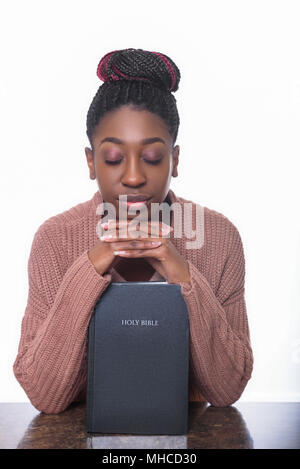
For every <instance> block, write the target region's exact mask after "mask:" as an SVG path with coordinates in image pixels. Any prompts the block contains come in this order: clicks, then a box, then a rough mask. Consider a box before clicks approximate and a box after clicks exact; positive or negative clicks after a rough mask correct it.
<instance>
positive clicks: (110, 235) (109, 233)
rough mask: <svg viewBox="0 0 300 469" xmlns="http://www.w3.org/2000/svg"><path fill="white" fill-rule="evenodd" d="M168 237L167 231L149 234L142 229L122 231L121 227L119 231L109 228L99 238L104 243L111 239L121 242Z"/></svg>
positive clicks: (130, 228)
mask: <svg viewBox="0 0 300 469" xmlns="http://www.w3.org/2000/svg"><path fill="white" fill-rule="evenodd" d="M172 229H173V228H172ZM169 235H170V231H169V230H166V231H162V230H161V232H159V230H158V233H156V230H154V231H153V232H151V231H150V233H149V232H147V231H145V230H144V229H140V230H136V229H135V228H132V227H129V229H128V230H127V229H124V228H123V227H121V228H120V229H118V227H116V228H113V229H110V228H109V229H108V230H106V231H103V232H102V236H101V238H100V239H101V240H102V241H104V240H113V239H123V240H126V239H139V238H144V239H145V238H150V239H154V238H157V237H162V238H167V237H169Z"/></svg>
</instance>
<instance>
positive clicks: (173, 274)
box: [101, 220, 190, 283]
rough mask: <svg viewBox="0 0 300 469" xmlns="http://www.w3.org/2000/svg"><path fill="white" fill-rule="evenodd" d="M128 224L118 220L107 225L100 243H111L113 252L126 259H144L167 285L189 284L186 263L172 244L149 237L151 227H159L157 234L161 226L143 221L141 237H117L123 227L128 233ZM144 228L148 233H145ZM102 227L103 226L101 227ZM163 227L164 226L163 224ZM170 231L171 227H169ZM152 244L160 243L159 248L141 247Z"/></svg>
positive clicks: (167, 239) (168, 240) (165, 239)
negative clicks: (109, 236) (144, 244)
mask: <svg viewBox="0 0 300 469" xmlns="http://www.w3.org/2000/svg"><path fill="white" fill-rule="evenodd" d="M128 225H129V222H128V221H126V220H122V221H121V222H120V221H119V220H116V221H112V222H110V223H109V225H108V229H107V231H106V232H105V234H104V237H102V238H101V240H102V241H105V242H108V243H113V246H112V247H113V248H114V251H115V252H116V255H118V256H121V257H126V258H139V257H140V258H146V260H147V261H148V262H149V264H150V265H152V267H153V268H154V269H155V270H157V271H158V272H159V273H160V274H161V275H162V276H163V277H165V279H166V280H167V282H168V283H178V282H187V283H190V273H189V267H188V263H187V261H186V260H185V259H184V257H182V256H181V254H180V253H179V252H178V251H177V249H176V248H175V246H174V244H173V243H172V242H171V241H170V239H169V238H167V237H164V235H162V237H160V236H159V237H152V236H150V235H149V231H150V233H151V226H153V225H159V229H158V233H160V232H161V228H162V225H161V224H159V223H157V222H145V221H143V222H142V224H141V227H142V228H141V229H140V230H139V232H140V233H141V237H138V238H135V237H134V238H133V237H130V236H128V237H123V236H122V237H121V238H120V237H119V236H118V233H119V230H120V229H121V228H122V229H123V227H124V229H126V231H125V232H126V233H128V232H129V229H128V228H129V227H128ZM145 225H146V228H148V231H147V233H146V231H145ZM102 226H103V225H102ZM164 226H165V224H164ZM168 228H170V230H172V229H173V228H172V227H169V226H168ZM112 233H114V234H115V237H113V238H108V237H107V236H108V235H109V234H110V235H111V234H112ZM155 233H156V231H155ZM145 241H146V242H149V241H150V242H152V241H159V242H160V243H161V245H160V246H158V247H155V248H151V249H147V248H146V249H145V247H143V243H144V242H145Z"/></svg>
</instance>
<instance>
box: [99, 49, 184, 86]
mask: <svg viewBox="0 0 300 469" xmlns="http://www.w3.org/2000/svg"><path fill="white" fill-rule="evenodd" d="M97 76H98V77H99V78H100V80H102V81H104V82H114V81H116V80H127V81H128V80H129V81H134V80H135V81H138V80H145V81H148V82H151V83H152V84H153V85H154V86H157V87H159V88H161V89H163V90H165V91H177V89H178V85H179V81H180V71H179V69H178V67H177V66H176V64H175V63H174V62H173V61H172V60H171V59H170V57H168V56H167V55H165V54H162V53H160V52H150V51H146V50H143V49H133V48H129V49H122V50H114V51H112V52H108V53H107V54H105V55H104V56H103V57H102V59H101V60H100V62H99V65H98V67H97Z"/></svg>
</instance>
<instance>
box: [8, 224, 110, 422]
mask: <svg viewBox="0 0 300 469" xmlns="http://www.w3.org/2000/svg"><path fill="white" fill-rule="evenodd" d="M53 236H55V235H53V229H52V231H51V229H49V227H48V228H47V223H46V222H45V224H43V225H41V227H40V228H39V229H38V231H37V232H36V234H35V237H34V240H33V243H32V247H31V252H30V256H29V260H28V287H29V291H28V299H27V306H26V309H25V314H24V316H23V319H22V325H21V338H20V342H19V348H18V354H17V357H16V360H15V362H14V365H13V371H14V374H15V377H16V379H17V380H18V382H19V383H20V385H21V386H22V388H23V389H24V391H25V392H26V394H27V396H28V398H29V399H30V402H31V403H32V404H33V405H34V406H35V407H36V408H37V409H38V410H40V411H42V412H44V413H46V414H52V413H54V414H56V413H59V412H62V411H63V410H65V409H66V408H67V407H68V406H69V404H70V403H71V402H73V400H75V397H76V396H77V395H78V393H79V392H80V391H81V390H82V387H83V384H84V383H83V380H84V378H85V377H84V376H83V374H82V371H81V363H82V361H83V358H84V350H85V345H86V341H87V329H88V325H89V321H90V317H91V315H92V312H93V308H94V305H95V303H96V301H97V300H98V298H99V297H100V296H101V294H102V293H103V291H104V290H105V289H106V287H107V286H108V285H109V283H110V281H111V275H110V274H109V273H106V274H104V275H103V276H102V275H99V274H98V273H97V271H96V269H95V268H94V265H93V264H92V262H91V261H90V259H89V257H88V250H85V251H84V252H83V253H82V254H81V255H79V256H78V257H77V258H76V259H75V261H74V262H73V264H72V265H71V266H70V267H69V268H67V269H64V268H63V267H62V265H63V264H64V258H65V252H64V249H62V246H61V240H60V237H56V238H55V239H53ZM64 270H65V272H64Z"/></svg>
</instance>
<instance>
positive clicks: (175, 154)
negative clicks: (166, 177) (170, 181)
mask: <svg viewBox="0 0 300 469" xmlns="http://www.w3.org/2000/svg"><path fill="white" fill-rule="evenodd" d="M179 151H180V146H179V145H176V146H175V147H174V148H173V151H172V156H173V171H172V176H173V177H174V178H176V177H177V176H178V172H177V166H178V162H179Z"/></svg>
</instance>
